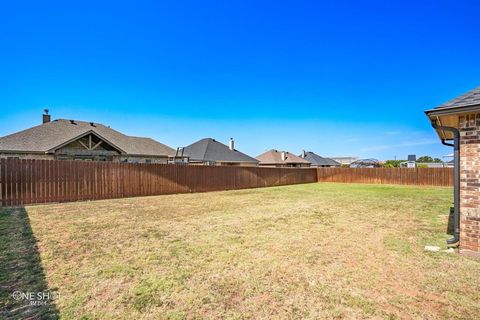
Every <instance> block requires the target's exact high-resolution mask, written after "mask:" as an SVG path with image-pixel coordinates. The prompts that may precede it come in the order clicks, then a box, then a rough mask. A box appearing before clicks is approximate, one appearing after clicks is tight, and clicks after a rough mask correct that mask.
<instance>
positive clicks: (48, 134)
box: [0, 119, 175, 156]
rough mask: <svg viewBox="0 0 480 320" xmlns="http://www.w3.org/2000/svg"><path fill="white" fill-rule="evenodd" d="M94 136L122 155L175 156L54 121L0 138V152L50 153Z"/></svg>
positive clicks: (163, 148) (86, 125)
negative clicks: (80, 138)
mask: <svg viewBox="0 0 480 320" xmlns="http://www.w3.org/2000/svg"><path fill="white" fill-rule="evenodd" d="M90 132H91V133H94V134H95V135H97V136H99V137H100V138H102V139H103V140H105V141H106V142H108V143H110V144H111V145H112V146H114V147H115V148H117V149H118V150H119V151H121V152H122V153H124V154H129V155H145V156H168V155H175V150H174V149H172V148H170V147H169V146H167V145H164V144H162V143H160V142H158V141H155V140H153V139H150V138H143V137H132V136H127V135H124V134H123V133H120V132H118V131H116V130H113V129H111V128H110V127H107V126H104V125H103V124H100V123H93V122H92V123H91V122H84V121H77V120H74V121H73V123H72V121H71V120H65V119H58V120H54V121H51V122H47V123H44V124H41V125H39V126H35V127H32V128H29V129H26V130H23V131H19V132H16V133H13V134H11V135H8V136H5V137H1V138H0V151H10V152H14V151H18V152H42V153H47V152H53V151H55V149H58V148H59V147H60V146H62V145H64V144H65V143H68V142H70V141H73V140H76V139H77V138H79V137H81V136H84V135H86V134H88V133H90Z"/></svg>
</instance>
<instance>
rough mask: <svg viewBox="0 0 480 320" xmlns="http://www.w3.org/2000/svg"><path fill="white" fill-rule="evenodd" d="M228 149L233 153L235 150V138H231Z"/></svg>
mask: <svg viewBox="0 0 480 320" xmlns="http://www.w3.org/2000/svg"><path fill="white" fill-rule="evenodd" d="M228 148H229V149H230V150H232V151H233V150H235V141H234V140H233V138H230V141H229V142H228Z"/></svg>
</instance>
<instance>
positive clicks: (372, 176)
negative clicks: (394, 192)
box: [317, 168, 453, 186]
mask: <svg viewBox="0 0 480 320" xmlns="http://www.w3.org/2000/svg"><path fill="white" fill-rule="evenodd" d="M317 181H318V182H345V183H380V184H381V183H388V184H410V185H424V186H425V185H429V186H453V168H415V169H413V168H412V169H409V168H318V169H317Z"/></svg>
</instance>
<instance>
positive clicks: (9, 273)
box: [0, 207, 59, 319]
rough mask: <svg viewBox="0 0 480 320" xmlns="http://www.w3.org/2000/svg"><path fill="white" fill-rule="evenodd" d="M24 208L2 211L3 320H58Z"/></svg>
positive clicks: (0, 306)
mask: <svg viewBox="0 0 480 320" xmlns="http://www.w3.org/2000/svg"><path fill="white" fill-rule="evenodd" d="M56 295H57V293H56V292H55V291H52V290H51V288H48V285H47V282H46V279H45V273H44V270H43V267H42V264H41V259H40V254H39V251H38V247H37V239H36V238H35V235H34V234H33V232H32V228H31V226H30V220H29V218H28V214H27V211H26V210H25V208H23V207H16V208H0V319H58V318H59V314H58V310H57V308H56V306H55V301H54V300H55V298H56Z"/></svg>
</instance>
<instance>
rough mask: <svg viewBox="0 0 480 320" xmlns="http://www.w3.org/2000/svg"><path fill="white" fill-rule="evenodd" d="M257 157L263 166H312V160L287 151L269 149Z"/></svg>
mask: <svg viewBox="0 0 480 320" xmlns="http://www.w3.org/2000/svg"><path fill="white" fill-rule="evenodd" d="M256 159H257V160H258V161H260V163H259V165H260V166H262V167H310V162H308V161H307V160H305V159H302V158H300V157H298V156H296V155H294V154H293V153H290V152H287V151H277V150H275V149H272V150H269V151H267V152H265V153H262V154H261V155H259V156H257V157H256Z"/></svg>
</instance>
